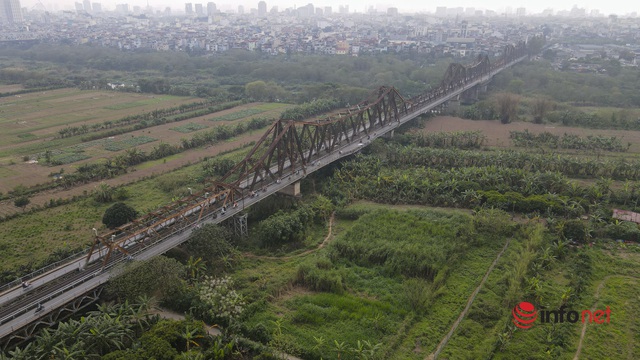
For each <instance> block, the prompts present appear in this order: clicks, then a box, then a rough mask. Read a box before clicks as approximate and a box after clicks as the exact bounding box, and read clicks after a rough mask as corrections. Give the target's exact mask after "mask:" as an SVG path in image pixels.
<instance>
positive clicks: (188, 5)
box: [184, 3, 193, 15]
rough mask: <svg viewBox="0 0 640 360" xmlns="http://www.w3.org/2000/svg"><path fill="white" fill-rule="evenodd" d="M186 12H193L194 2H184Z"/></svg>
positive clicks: (188, 13) (189, 13)
mask: <svg viewBox="0 0 640 360" xmlns="http://www.w3.org/2000/svg"><path fill="white" fill-rule="evenodd" d="M184 12H185V13H187V15H191V14H193V4H192V3H185V4H184Z"/></svg>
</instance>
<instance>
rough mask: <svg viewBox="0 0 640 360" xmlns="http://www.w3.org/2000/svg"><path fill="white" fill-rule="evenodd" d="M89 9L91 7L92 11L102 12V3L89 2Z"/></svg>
mask: <svg viewBox="0 0 640 360" xmlns="http://www.w3.org/2000/svg"><path fill="white" fill-rule="evenodd" d="M91 9H93V12H94V13H100V12H102V4H100V3H93V4H91Z"/></svg>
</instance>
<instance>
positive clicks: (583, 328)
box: [573, 275, 638, 360]
mask: <svg viewBox="0 0 640 360" xmlns="http://www.w3.org/2000/svg"><path fill="white" fill-rule="evenodd" d="M612 277H622V278H627V279H631V280H634V281H637V280H638V278H636V277H633V276H624V275H608V276H605V277H604V279H602V281H600V284H598V287H597V288H596V293H595V295H594V297H595V300H594V301H593V305H592V306H591V309H590V310H591V312H594V311H596V306H597V305H598V302H599V301H600V299H599V298H600V290H602V288H603V287H604V285H605V283H606V282H607V280H609V279H610V278H612ZM587 324H588V322H586V321H585V322H583V323H582V331H581V332H580V341H579V342H578V348H577V349H576V354H575V356H574V357H573V360H578V359H580V353H581V352H582V344H583V340H584V337H585V335H586V333H587Z"/></svg>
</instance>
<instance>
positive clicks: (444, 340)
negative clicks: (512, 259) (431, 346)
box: [425, 238, 511, 360]
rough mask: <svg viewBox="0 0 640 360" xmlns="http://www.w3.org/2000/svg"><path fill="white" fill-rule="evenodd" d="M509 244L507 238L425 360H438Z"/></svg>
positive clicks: (509, 241) (509, 240)
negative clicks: (434, 348) (446, 330)
mask: <svg viewBox="0 0 640 360" xmlns="http://www.w3.org/2000/svg"><path fill="white" fill-rule="evenodd" d="M510 243H511V238H509V239H508V240H507V242H506V243H505V244H504V247H503V248H502V250H501V251H500V253H498V256H496V258H495V259H494V260H493V262H492V263H491V266H489V268H488V269H487V272H486V273H485V274H484V277H483V278H482V280H481V281H480V284H478V287H476V289H475V290H474V291H473V293H472V294H471V296H469V300H468V301H467V305H466V306H465V307H464V309H463V310H462V312H461V313H460V315H459V316H458V318H457V319H456V321H454V323H453V325H451V328H450V329H449V332H448V333H447V335H445V337H444V338H442V340H441V341H440V343H439V344H438V346H437V347H436V350H435V351H434V352H433V353H431V354H429V355H428V356H427V357H426V358H425V360H436V359H437V358H438V355H440V352H441V351H442V349H444V347H445V346H446V345H447V343H448V342H449V339H450V338H451V336H453V333H454V332H455V331H456V329H457V328H458V325H460V322H462V319H464V317H465V316H466V315H467V312H469V309H471V305H472V304H473V300H475V298H476V296H477V295H478V292H480V289H482V287H483V286H484V283H485V282H486V281H487V279H488V278H489V275H490V274H491V272H492V271H493V268H494V267H495V266H496V264H497V263H498V260H500V257H501V256H502V254H504V252H505V250H507V248H508V247H509V244H510Z"/></svg>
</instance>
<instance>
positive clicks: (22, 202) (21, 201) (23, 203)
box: [13, 195, 31, 211]
mask: <svg viewBox="0 0 640 360" xmlns="http://www.w3.org/2000/svg"><path fill="white" fill-rule="evenodd" d="M30 203H31V200H29V198H28V197H26V196H24V195H23V196H20V197H17V198H16V199H15V200H13V205H14V206H15V207H19V208H22V211H24V209H25V208H26V207H27V205H29V204H30Z"/></svg>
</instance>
